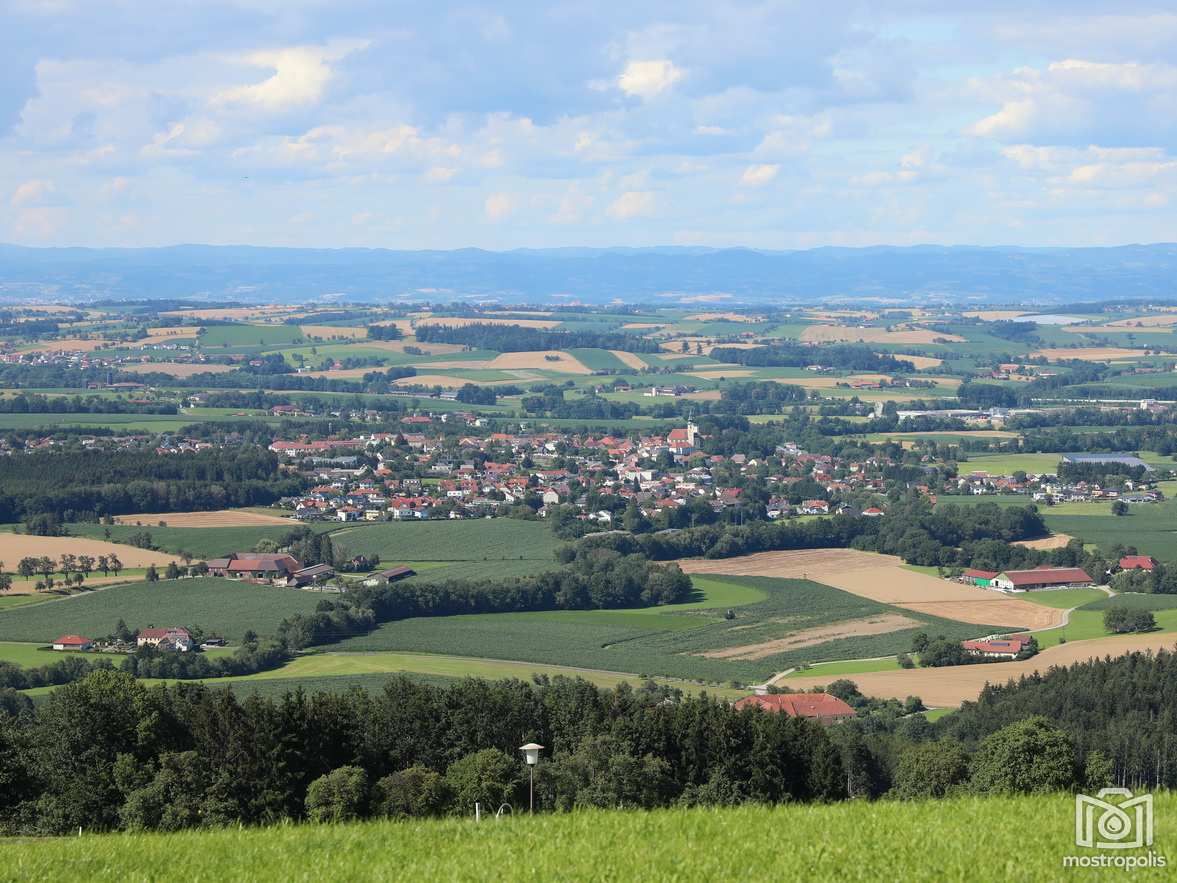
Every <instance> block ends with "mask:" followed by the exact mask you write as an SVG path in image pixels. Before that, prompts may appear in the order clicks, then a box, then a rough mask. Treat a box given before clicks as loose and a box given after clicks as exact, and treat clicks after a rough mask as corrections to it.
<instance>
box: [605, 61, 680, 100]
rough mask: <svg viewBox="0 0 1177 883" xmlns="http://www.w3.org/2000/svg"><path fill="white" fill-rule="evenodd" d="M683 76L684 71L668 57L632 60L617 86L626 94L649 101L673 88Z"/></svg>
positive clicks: (622, 73)
mask: <svg viewBox="0 0 1177 883" xmlns="http://www.w3.org/2000/svg"><path fill="white" fill-rule="evenodd" d="M682 78H683V71H682V70H681V69H680V68H677V67H675V66H674V62H672V61H670V60H668V59H665V58H659V59H654V60H651V61H631V62H630V63H629V64H627V65H626V66H625V70H624V71H622V72H621V75H620V76H619V77H618V78H617V86H618V88H620V89H621V91H622V92H624V93H625V94H626V95H630V96H632V97H634V98H641V99H643V100H645V101H649V100H650V99H651V98H657V97H658V96H659V95H661V94H662V93H663V92H666V91H668V90H669V89H671V88H672V87H673V86H674V84H675V83H677V82H678V81H679V80H681V79H682Z"/></svg>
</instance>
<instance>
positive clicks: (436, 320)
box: [397, 316, 560, 328]
mask: <svg viewBox="0 0 1177 883" xmlns="http://www.w3.org/2000/svg"><path fill="white" fill-rule="evenodd" d="M397 324H400V323H397ZM559 324H560V323H559V321H557V320H555V319H492V318H490V317H489V316H428V317H426V318H423V319H418V320H417V325H419V326H420V325H444V326H445V327H446V328H465V327H466V326H467V325H520V326H522V327H523V328H555V327H556V326H557V325H559Z"/></svg>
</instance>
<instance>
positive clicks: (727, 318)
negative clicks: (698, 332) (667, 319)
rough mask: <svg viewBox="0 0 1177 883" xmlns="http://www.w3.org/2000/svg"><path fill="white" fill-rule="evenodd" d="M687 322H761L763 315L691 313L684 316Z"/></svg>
mask: <svg viewBox="0 0 1177 883" xmlns="http://www.w3.org/2000/svg"><path fill="white" fill-rule="evenodd" d="M683 319H684V320H685V321H687V322H749V323H756V322H763V321H764V317H763V316H748V315H745V314H744V313H692V314H691V315H689V316H684V317H683Z"/></svg>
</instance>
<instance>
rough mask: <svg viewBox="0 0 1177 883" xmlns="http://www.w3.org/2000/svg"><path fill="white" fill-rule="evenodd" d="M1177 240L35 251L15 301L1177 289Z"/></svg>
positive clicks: (688, 299)
mask: <svg viewBox="0 0 1177 883" xmlns="http://www.w3.org/2000/svg"><path fill="white" fill-rule="evenodd" d="M1174 280H1177V244H1171V243H1170V244H1157V245H1125V246H1118V247H1112V248H1013V247H993V248H980V247H972V246H952V247H946V246H933V245H928V246H912V247H905V248H898V247H891V246H877V247H871V248H814V249H809V250H805V251H758V250H754V249H748V248H725V249H716V248H669V247H668V248H604V249H592V248H559V249H520V250H516V251H506V252H492V251H482V250H480V249H473V248H467V249H458V250H455V251H391V250H384V249H359V248H347V249H303V248H255V247H243V246H210V245H179V246H174V247H168V248H132V249H115V248H100V249H89V248H26V247H22V246H14V245H0V298H2V299H5V300H16V299H26V298H42V299H44V298H52V299H58V300H62V301H93V300H101V299H107V298H115V299H138V298H191V299H196V300H205V301H227V300H232V301H245V302H281V303H298V302H305V301H316V300H318V301H328V302H329V301H331V300H346V301H353V302H354V301H359V302H364V301H372V302H387V301H389V300H409V301H422V300H429V301H434V302H436V301H449V300H497V301H503V302H509V303H519V302H532V303H535V302H547V301H553V302H573V301H580V302H587V303H606V302H609V301H613V300H620V301H623V302H626V303H640V302H645V303H659V304H667V305H669V304H674V303H678V302H683V303H696V304H698V303H706V302H708V301H714V302H716V303H729V304H732V303H752V304H755V303H766V302H775V303H789V302H798V301H804V302H813V301H818V300H827V301H828V300H844V301H848V302H865V301H870V300H876V299H884V300H896V301H898V302H900V303H904V304H906V303H913V302H922V303H936V302H947V303H951V304H961V303H968V302H976V303H1031V304H1034V305H1036V306H1041V305H1048V304H1054V305H1061V304H1070V303H1075V302H1078V301H1095V300H1122V299H1135V298H1148V299H1165V300H1167V299H1170V298H1173V297H1177V283H1175V281H1174Z"/></svg>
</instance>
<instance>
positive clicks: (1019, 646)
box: [960, 635, 1030, 659]
mask: <svg viewBox="0 0 1177 883" xmlns="http://www.w3.org/2000/svg"><path fill="white" fill-rule="evenodd" d="M1029 643H1030V636H1029V635H1007V636H1004V637H1000V638H982V639H981V640H979V641H961V643H960V645H961V647H963V648H964V652H965V653H967V654H969V655H970V656H984V657H986V658H988V659H1017V658H1018V654H1019V653H1021V652H1022V651H1023V650H1024V649H1025V648H1026V645H1027V644H1029Z"/></svg>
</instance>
